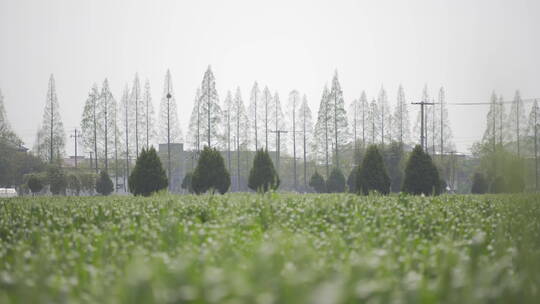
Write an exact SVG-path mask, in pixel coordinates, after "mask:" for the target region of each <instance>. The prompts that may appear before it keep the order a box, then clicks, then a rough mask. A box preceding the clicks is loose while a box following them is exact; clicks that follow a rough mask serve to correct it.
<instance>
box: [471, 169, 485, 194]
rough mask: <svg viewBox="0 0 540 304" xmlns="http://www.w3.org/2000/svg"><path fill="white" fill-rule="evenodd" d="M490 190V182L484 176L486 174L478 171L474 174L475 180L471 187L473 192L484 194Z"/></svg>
mask: <svg viewBox="0 0 540 304" xmlns="http://www.w3.org/2000/svg"><path fill="white" fill-rule="evenodd" d="M487 190H488V184H487V181H486V179H485V177H484V174H482V173H480V172H476V173H475V174H474V175H473V182H472V187H471V193H472V194H484V193H486V192H487Z"/></svg>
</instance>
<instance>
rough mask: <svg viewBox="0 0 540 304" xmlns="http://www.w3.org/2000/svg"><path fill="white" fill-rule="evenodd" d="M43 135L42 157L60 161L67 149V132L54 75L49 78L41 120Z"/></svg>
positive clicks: (47, 159)
mask: <svg viewBox="0 0 540 304" xmlns="http://www.w3.org/2000/svg"><path fill="white" fill-rule="evenodd" d="M40 133H41V136H40V140H39V142H38V143H37V145H38V146H40V147H41V148H40V149H39V150H40V151H43V153H42V154H41V155H40V157H41V158H42V159H44V160H46V161H48V162H50V163H53V162H55V161H56V162H59V161H60V159H61V157H62V155H63V154H64V149H65V140H66V133H65V131H64V124H63V123H62V118H61V117H60V111H59V105H58V97H57V95H56V88H55V81H54V76H53V75H51V76H50V78H49V87H48V90H47V96H46V101H45V109H44V111H43V121H42V122H41V132H40Z"/></svg>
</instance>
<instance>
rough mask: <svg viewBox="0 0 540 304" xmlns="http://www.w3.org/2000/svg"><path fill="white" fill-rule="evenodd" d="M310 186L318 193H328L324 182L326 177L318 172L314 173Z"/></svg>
mask: <svg viewBox="0 0 540 304" xmlns="http://www.w3.org/2000/svg"><path fill="white" fill-rule="evenodd" d="M309 186H310V187H311V188H313V190H315V191H316V192H317V193H325V192H326V182H325V181H324V177H322V175H320V174H319V172H317V171H315V173H313V175H312V176H311V178H310V179H309Z"/></svg>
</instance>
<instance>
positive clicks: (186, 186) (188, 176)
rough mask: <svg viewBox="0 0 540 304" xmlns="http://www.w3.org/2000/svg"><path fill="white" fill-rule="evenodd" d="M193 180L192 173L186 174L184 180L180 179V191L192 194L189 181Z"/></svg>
mask: <svg viewBox="0 0 540 304" xmlns="http://www.w3.org/2000/svg"><path fill="white" fill-rule="evenodd" d="M192 179H193V173H192V172H188V173H186V175H185V176H184V179H182V185H181V187H182V189H185V190H187V191H188V192H189V193H193V187H192V185H191V181H192Z"/></svg>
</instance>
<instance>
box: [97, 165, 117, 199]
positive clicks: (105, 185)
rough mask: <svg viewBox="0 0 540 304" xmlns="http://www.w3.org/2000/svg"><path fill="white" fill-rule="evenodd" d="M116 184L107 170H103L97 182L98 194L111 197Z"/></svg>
mask: <svg viewBox="0 0 540 304" xmlns="http://www.w3.org/2000/svg"><path fill="white" fill-rule="evenodd" d="M113 189H114V184H113V182H112V180H111V178H110V177H109V174H108V173H107V171H105V170H101V173H100V174H99V177H98V178H97V180H96V192H97V193H99V194H101V195H109V194H111V192H113Z"/></svg>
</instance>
